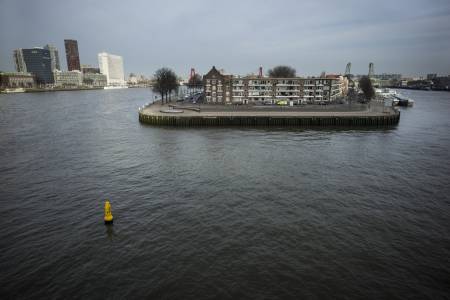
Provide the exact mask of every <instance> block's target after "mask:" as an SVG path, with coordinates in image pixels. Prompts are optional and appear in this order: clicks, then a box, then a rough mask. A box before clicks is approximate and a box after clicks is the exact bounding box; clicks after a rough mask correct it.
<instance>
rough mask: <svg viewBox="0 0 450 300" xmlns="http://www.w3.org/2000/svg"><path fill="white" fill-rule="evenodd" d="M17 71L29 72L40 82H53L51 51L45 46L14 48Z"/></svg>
mask: <svg viewBox="0 0 450 300" xmlns="http://www.w3.org/2000/svg"><path fill="white" fill-rule="evenodd" d="M14 64H15V66H16V70H17V72H29V73H32V74H34V75H35V76H36V82H37V83H39V84H51V83H53V73H52V66H51V57H50V51H49V50H47V49H44V48H38V47H36V48H32V49H16V50H14Z"/></svg>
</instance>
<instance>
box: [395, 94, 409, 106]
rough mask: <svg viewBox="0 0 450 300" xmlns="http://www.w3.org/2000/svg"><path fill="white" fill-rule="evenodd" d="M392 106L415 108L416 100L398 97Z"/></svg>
mask: <svg viewBox="0 0 450 300" xmlns="http://www.w3.org/2000/svg"><path fill="white" fill-rule="evenodd" d="M392 105H393V106H409V107H412V106H414V100H412V99H410V98H406V97H404V96H400V95H396V96H395V99H394V100H392Z"/></svg>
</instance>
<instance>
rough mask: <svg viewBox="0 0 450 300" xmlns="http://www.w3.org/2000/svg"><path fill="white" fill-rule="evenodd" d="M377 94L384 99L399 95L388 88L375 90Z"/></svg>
mask: <svg viewBox="0 0 450 300" xmlns="http://www.w3.org/2000/svg"><path fill="white" fill-rule="evenodd" d="M375 93H377V94H378V95H380V96H382V97H384V98H392V97H396V96H397V95H398V93H397V91H394V90H390V89H388V88H382V89H375Z"/></svg>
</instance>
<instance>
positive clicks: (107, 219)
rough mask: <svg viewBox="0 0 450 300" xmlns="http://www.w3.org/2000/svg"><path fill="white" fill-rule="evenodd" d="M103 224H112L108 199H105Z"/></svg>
mask: <svg viewBox="0 0 450 300" xmlns="http://www.w3.org/2000/svg"><path fill="white" fill-rule="evenodd" d="M104 220H105V224H112V222H113V215H112V213H111V203H109V201H108V200H106V201H105V218H104Z"/></svg>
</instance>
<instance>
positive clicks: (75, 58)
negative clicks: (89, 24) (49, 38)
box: [64, 40, 81, 71]
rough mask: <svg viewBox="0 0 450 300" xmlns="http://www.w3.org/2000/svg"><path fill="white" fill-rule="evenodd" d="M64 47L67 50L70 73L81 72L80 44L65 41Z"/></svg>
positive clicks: (73, 41) (74, 41)
mask: <svg viewBox="0 0 450 300" xmlns="http://www.w3.org/2000/svg"><path fill="white" fill-rule="evenodd" d="M64 46H65V48H66V59H67V69H68V70H69V71H74V70H78V71H81V67H80V56H79V54H78V42H77V41H76V40H64Z"/></svg>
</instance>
